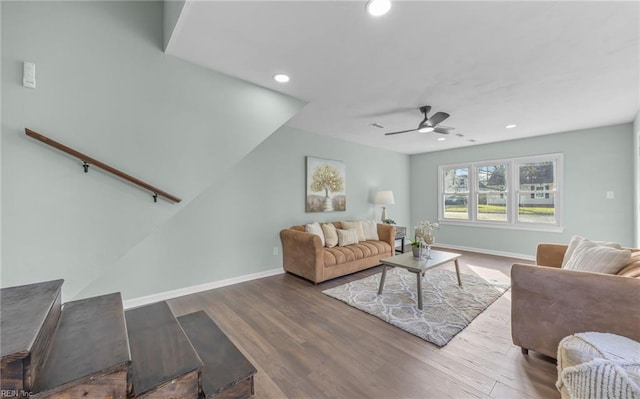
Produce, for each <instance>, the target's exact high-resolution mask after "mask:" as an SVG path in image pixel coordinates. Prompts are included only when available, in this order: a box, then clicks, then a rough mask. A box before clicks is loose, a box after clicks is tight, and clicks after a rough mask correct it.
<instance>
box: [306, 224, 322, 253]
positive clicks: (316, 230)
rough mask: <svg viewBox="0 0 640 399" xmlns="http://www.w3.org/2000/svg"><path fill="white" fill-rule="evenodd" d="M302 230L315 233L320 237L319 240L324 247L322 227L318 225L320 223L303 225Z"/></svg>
mask: <svg viewBox="0 0 640 399" xmlns="http://www.w3.org/2000/svg"><path fill="white" fill-rule="evenodd" d="M304 231H306V232H307V233H311V234H315V235H317V236H318V237H320V241H322V246H323V247H324V233H323V232H322V227H320V223H311V224H305V225H304Z"/></svg>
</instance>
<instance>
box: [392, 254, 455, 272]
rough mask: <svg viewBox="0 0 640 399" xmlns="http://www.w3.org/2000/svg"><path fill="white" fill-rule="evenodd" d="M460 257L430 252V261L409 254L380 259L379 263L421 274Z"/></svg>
mask: <svg viewBox="0 0 640 399" xmlns="http://www.w3.org/2000/svg"><path fill="white" fill-rule="evenodd" d="M460 256H461V255H460V254H456V253H453V252H445V251H436V250H433V249H432V250H431V259H426V260H419V259H418V258H414V257H413V254H412V253H411V252H407V253H405V254H401V255H396V256H391V257H389V258H383V259H380V262H381V263H383V264H385V265H389V266H399V267H403V268H405V269H407V270H409V271H413V272H423V271H425V270H429V269H431V268H434V267H436V266H440V265H442V264H443V263H447V262H450V261H452V260H454V259H457V258H459V257H460Z"/></svg>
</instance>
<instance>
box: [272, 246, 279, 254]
mask: <svg viewBox="0 0 640 399" xmlns="http://www.w3.org/2000/svg"><path fill="white" fill-rule="evenodd" d="M273 255H274V256H275V255H278V247H273Z"/></svg>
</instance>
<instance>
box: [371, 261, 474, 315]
mask: <svg viewBox="0 0 640 399" xmlns="http://www.w3.org/2000/svg"><path fill="white" fill-rule="evenodd" d="M460 256H461V255H460V254H456V253H453V252H445V251H434V250H431V258H430V259H426V260H419V259H418V258H414V257H413V254H412V253H411V252H408V253H406V254H402V255H396V256H392V257H390V258H383V259H380V263H382V277H381V278H380V288H378V295H381V294H382V289H383V288H384V279H385V277H386V276H387V267H389V266H392V267H401V268H403V269H407V270H408V271H410V272H411V273H415V274H416V279H417V280H418V292H417V294H418V309H420V310H422V279H423V278H424V275H425V273H426V272H427V270H431V269H433V268H435V267H438V266H442V265H444V264H445V263H448V262H451V261H453V262H454V263H455V266H456V274H457V276H458V285H459V286H462V280H461V279H460V266H459V265H458V258H459V257H460Z"/></svg>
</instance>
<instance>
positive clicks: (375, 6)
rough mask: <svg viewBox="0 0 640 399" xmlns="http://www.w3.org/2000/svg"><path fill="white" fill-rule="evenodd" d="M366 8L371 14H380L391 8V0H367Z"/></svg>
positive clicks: (375, 15)
mask: <svg viewBox="0 0 640 399" xmlns="http://www.w3.org/2000/svg"><path fill="white" fill-rule="evenodd" d="M366 9H367V12H368V13H369V15H371V16H374V17H379V16H382V15H384V14H386V13H388V12H389V10H390V9H391V0H369V1H367V6H366Z"/></svg>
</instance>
